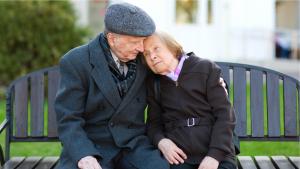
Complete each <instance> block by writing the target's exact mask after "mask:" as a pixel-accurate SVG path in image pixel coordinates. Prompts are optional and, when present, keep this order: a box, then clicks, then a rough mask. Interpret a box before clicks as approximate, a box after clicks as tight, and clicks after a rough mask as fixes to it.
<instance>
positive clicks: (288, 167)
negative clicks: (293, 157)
mask: <svg viewBox="0 0 300 169" xmlns="http://www.w3.org/2000/svg"><path fill="white" fill-rule="evenodd" d="M271 158H272V160H273V161H274V162H275V163H276V165H277V166H278V168H284V169H295V168H294V167H293V166H292V164H291V163H290V162H289V160H288V159H287V158H286V157H284V156H271Z"/></svg>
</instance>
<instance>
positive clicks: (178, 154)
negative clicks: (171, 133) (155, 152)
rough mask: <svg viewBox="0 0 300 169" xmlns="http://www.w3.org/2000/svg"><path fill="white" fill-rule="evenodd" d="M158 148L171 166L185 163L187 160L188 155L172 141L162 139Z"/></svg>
mask: <svg viewBox="0 0 300 169" xmlns="http://www.w3.org/2000/svg"><path fill="white" fill-rule="evenodd" d="M158 148H159V150H160V151H161V152H162V153H163V155H164V157H165V158H166V159H167V160H168V162H169V163H170V164H179V163H184V160H185V159H187V156H186V154H185V153H184V152H183V151H182V150H181V149H180V148H179V147H177V146H176V144H175V143H174V142H173V141H171V140H170V139H167V138H164V139H161V140H160V141H159V143H158Z"/></svg>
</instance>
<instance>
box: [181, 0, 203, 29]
mask: <svg viewBox="0 0 300 169" xmlns="http://www.w3.org/2000/svg"><path fill="white" fill-rule="evenodd" d="M197 14H198V0H176V24H195V23H196V22H197Z"/></svg>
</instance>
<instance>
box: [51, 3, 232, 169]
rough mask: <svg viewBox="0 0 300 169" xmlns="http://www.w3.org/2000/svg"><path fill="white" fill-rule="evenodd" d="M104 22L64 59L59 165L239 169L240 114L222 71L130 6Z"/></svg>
mask: <svg viewBox="0 0 300 169" xmlns="http://www.w3.org/2000/svg"><path fill="white" fill-rule="evenodd" d="M104 23H105V31H104V33H101V34H100V35H99V36H98V37H97V38H95V39H94V40H92V41H91V42H90V43H88V44H87V45H83V46H81V47H78V48H75V49H72V50H71V51H69V52H68V53H67V54H66V55H65V56H64V57H63V58H62V59H61V62H60V72H61V81H60V87H59V90H58V93H57V98H56V101H55V109H56V112H57V120H58V133H59V138H60V140H61V142H62V146H63V149H62V154H61V157H60V161H59V163H58V165H57V168H58V169H66V168H67V169H75V168H80V169H113V168H116V169H168V168H172V169H217V168H218V169H235V168H236V161H235V150H234V145H233V141H232V139H233V129H234V126H235V115H234V111H233V109H232V106H231V104H230V102H229V100H228V98H227V94H226V90H224V88H223V86H222V83H220V68H219V67H218V66H217V65H216V64H215V63H213V62H211V61H208V60H206V59H202V58H199V57H197V56H195V55H194V54H193V53H188V54H187V53H185V52H184V51H183V49H182V47H181V45H180V44H178V43H177V42H176V41H175V40H174V39H173V38H172V37H170V36H169V35H167V34H165V33H162V32H155V24H154V22H153V21H152V19H151V18H150V17H149V16H148V15H147V14H146V13H145V12H144V11H143V10H142V9H140V8H138V7H136V6H133V5H131V4H128V3H121V4H114V5H111V6H110V7H109V8H108V9H107V12H106V15H105V19H104ZM141 53H142V54H143V56H142V55H140V54H141ZM124 62H125V64H124ZM143 62H144V64H143ZM145 63H146V64H147V65H148V67H149V68H150V70H152V71H153V72H154V74H156V75H154V74H152V73H150V72H149V69H147V66H146V65H145ZM121 67H122V68H121ZM147 104H148V117H147V123H146V124H145V123H144V110H145V107H146V105H147ZM147 135H148V136H147ZM149 138H150V139H149ZM151 141H152V144H151ZM153 145H154V146H153ZM158 150H160V152H159V151H158Z"/></svg>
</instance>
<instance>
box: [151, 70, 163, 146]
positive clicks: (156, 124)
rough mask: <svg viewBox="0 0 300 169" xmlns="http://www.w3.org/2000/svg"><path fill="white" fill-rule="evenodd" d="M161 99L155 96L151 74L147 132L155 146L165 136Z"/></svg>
mask: <svg viewBox="0 0 300 169" xmlns="http://www.w3.org/2000/svg"><path fill="white" fill-rule="evenodd" d="M159 102H160V100H157V98H155V93H154V78H153V76H151V75H149V78H148V79H147V103H148V108H147V134H148V136H149V138H150V139H151V141H152V143H153V144H154V145H155V146H158V143H159V141H160V140H161V139H163V138H165V136H164V133H163V128H164V126H163V122H162V117H161V113H162V108H161V105H160V103H159Z"/></svg>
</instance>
